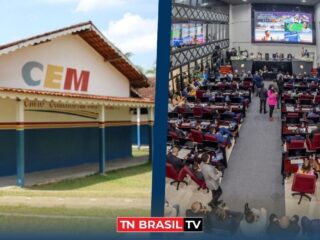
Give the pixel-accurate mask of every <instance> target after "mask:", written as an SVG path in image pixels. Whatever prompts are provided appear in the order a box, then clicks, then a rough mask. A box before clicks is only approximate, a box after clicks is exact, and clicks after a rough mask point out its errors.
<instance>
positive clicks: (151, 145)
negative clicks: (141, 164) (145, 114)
mask: <svg viewBox="0 0 320 240" xmlns="http://www.w3.org/2000/svg"><path fill="white" fill-rule="evenodd" d="M149 111H150V113H149V122H150V127H149V160H150V161H152V152H153V122H154V111H153V108H152V107H151V108H149Z"/></svg>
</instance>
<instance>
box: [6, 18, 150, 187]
mask: <svg viewBox="0 0 320 240" xmlns="http://www.w3.org/2000/svg"><path fill="white" fill-rule="evenodd" d="M147 86H148V80H147V78H146V77H145V76H144V75H143V74H142V73H141V72H140V71H139V70H138V69H137V68H136V67H135V66H134V65H133V64H132V63H131V62H130V61H129V60H128V59H127V58H126V57H125V55H123V54H122V53H121V52H120V51H119V50H118V49H117V48H116V47H115V46H114V45H113V44H112V43H110V42H109V41H108V40H107V39H106V38H105V37H104V36H103V34H101V33H100V32H99V30H98V29H97V28H96V27H95V26H94V25H93V24H92V23H91V22H85V23H81V24H78V25H73V26H70V27H67V28H63V29H59V30H56V31H53V32H48V33H45V34H42V35H38V36H34V37H31V38H28V39H24V40H21V41H17V42H13V43H10V44H7V45H3V46H0V176H9V175H16V182H17V185H19V186H24V183H25V173H29V172H34V171H42V170H48V169H54V168H63V167H70V166H77V165H81V164H84V163H99V169H97V171H99V172H101V173H104V172H105V171H106V168H107V167H108V162H109V161H116V160H117V159H123V158H128V157H131V156H132V145H133V144H137V145H138V146H140V145H141V144H149V146H150V151H152V126H153V121H154V117H153V112H154V102H153V101H152V100H150V99H146V98H142V97H139V96H137V91H135V89H137V88H141V87H147ZM133 96H134V97H133Z"/></svg>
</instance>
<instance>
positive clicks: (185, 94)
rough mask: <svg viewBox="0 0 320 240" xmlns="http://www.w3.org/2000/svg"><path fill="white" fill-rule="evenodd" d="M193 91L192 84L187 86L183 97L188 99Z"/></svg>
mask: <svg viewBox="0 0 320 240" xmlns="http://www.w3.org/2000/svg"><path fill="white" fill-rule="evenodd" d="M191 90H192V88H191V86H190V84H189V85H188V86H186V87H185V88H184V89H183V90H182V96H183V97H188V94H189V92H190V91H191Z"/></svg>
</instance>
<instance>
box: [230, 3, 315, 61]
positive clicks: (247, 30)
mask: <svg viewBox="0 0 320 240" xmlns="http://www.w3.org/2000/svg"><path fill="white" fill-rule="evenodd" d="M251 9H252V8H251V4H241V5H231V7H230V28H229V29H230V47H231V48H232V47H235V48H236V49H238V47H240V49H241V50H245V49H247V50H248V51H249V53H252V52H253V53H254V54H255V55H256V54H257V53H258V52H261V53H262V54H263V55H264V54H265V53H270V54H272V53H276V52H278V53H284V54H285V56H286V55H287V54H288V53H291V54H293V55H294V56H296V57H300V56H301V51H302V47H304V49H307V50H308V51H309V52H314V53H315V56H316V57H315V58H317V48H316V46H314V45H305V44H276V43H261V44H255V43H251V25H252V23H251ZM318 11H320V10H318ZM317 22H319V16H318V21H317ZM318 26H319V25H318ZM318 29H319V27H318ZM316 63H317V62H316V61H314V66H316Z"/></svg>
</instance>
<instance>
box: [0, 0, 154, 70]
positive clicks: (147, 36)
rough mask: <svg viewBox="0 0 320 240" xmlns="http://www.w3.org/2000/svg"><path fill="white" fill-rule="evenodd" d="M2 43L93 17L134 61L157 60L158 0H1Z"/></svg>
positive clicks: (150, 63)
mask: <svg viewBox="0 0 320 240" xmlns="http://www.w3.org/2000/svg"><path fill="white" fill-rule="evenodd" d="M0 16H1V17H0V18H1V21H0V29H1V33H0V45H3V44H6V43H9V42H12V41H15V40H20V39H23V38H26V37H31V36H33V35H38V34H41V33H45V32H48V31H52V30H56V29H59V28H63V27H67V26H70V25H73V24H77V23H81V22H86V21H89V20H91V21H92V22H93V23H94V24H95V26H96V27H97V28H98V29H99V30H100V31H101V32H102V33H103V34H104V35H105V36H106V37H107V39H109V40H110V41H111V42H112V43H114V44H115V45H116V46H117V47H118V48H119V49H120V50H121V51H122V52H123V53H127V52H131V53H132V54H133V56H132V57H130V59H131V61H132V62H133V63H134V64H136V65H139V66H142V67H143V68H144V69H149V68H151V67H152V66H153V64H154V63H155V61H156V46H157V24H158V0H0Z"/></svg>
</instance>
